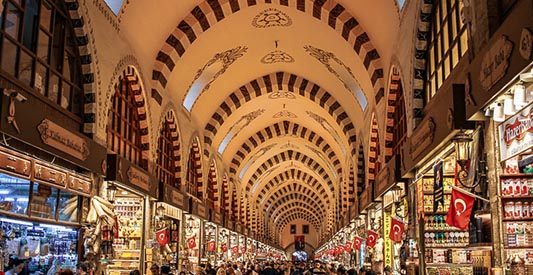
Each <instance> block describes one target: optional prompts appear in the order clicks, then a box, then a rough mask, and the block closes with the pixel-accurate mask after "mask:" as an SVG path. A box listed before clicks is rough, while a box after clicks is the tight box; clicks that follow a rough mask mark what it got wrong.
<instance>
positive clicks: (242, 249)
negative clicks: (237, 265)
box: [241, 246, 246, 254]
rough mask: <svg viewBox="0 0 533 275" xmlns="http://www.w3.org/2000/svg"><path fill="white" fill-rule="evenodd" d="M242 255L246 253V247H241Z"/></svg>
mask: <svg viewBox="0 0 533 275" xmlns="http://www.w3.org/2000/svg"><path fill="white" fill-rule="evenodd" d="M241 253H242V254H244V253H246V247H244V246H243V247H241Z"/></svg>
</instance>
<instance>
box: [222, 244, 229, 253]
mask: <svg viewBox="0 0 533 275" xmlns="http://www.w3.org/2000/svg"><path fill="white" fill-rule="evenodd" d="M221 246H222V251H223V252H228V245H227V244H225V243H223V244H222V245H221Z"/></svg>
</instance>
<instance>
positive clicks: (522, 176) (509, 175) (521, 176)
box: [500, 174, 533, 178]
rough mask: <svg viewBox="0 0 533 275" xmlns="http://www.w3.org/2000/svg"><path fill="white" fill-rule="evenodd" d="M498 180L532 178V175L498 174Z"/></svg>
mask: <svg viewBox="0 0 533 275" xmlns="http://www.w3.org/2000/svg"><path fill="white" fill-rule="evenodd" d="M500 178H533V174H500Z"/></svg>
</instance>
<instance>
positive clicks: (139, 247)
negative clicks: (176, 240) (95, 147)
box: [102, 154, 158, 275]
mask: <svg viewBox="0 0 533 275" xmlns="http://www.w3.org/2000/svg"><path fill="white" fill-rule="evenodd" d="M107 165H108V166H107V167H108V168H107V169H108V170H107V175H106V184H107V190H108V194H110V195H109V196H108V200H109V201H110V202H111V203H112V204H113V206H114V213H115V215H116V223H115V226H114V228H113V230H112V232H113V234H112V236H110V237H109V240H108V241H109V242H110V243H111V244H112V249H106V250H104V251H102V253H103V254H104V259H108V262H109V264H108V265H107V272H108V273H109V274H111V275H120V274H129V272H131V271H132V270H136V269H137V270H139V271H140V272H141V274H148V270H149V269H150V266H151V265H152V261H153V257H152V256H153V255H152V252H153V250H152V249H153V246H154V244H153V242H154V241H155V240H153V239H151V234H149V232H151V231H150V230H151V228H150V224H151V221H152V216H151V215H150V213H151V211H150V202H151V201H153V200H155V199H156V198H157V189H158V184H157V180H156V179H155V178H153V177H151V176H150V175H149V174H148V172H146V171H145V170H144V169H141V168H139V167H138V166H136V165H135V164H133V163H130V162H129V161H128V160H126V159H124V158H122V157H121V156H118V155H115V154H109V155H108V158H107ZM110 190H112V191H111V192H110Z"/></svg>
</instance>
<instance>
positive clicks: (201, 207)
mask: <svg viewBox="0 0 533 275" xmlns="http://www.w3.org/2000/svg"><path fill="white" fill-rule="evenodd" d="M196 205H197V207H196V210H197V211H198V216H200V217H201V218H204V219H205V218H206V217H207V211H206V208H205V205H203V204H200V203H197V204H196Z"/></svg>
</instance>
